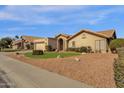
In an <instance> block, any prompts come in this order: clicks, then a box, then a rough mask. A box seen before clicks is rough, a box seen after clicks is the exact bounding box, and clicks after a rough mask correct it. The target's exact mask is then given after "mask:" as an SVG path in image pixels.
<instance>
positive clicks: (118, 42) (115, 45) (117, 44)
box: [110, 39, 124, 53]
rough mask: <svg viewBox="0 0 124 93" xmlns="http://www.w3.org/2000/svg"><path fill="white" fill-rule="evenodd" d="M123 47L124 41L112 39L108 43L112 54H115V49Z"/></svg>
mask: <svg viewBox="0 0 124 93" xmlns="http://www.w3.org/2000/svg"><path fill="white" fill-rule="evenodd" d="M120 47H124V39H114V40H112V41H111V42H110V49H111V51H112V53H115V52H117V50H116V48H120Z"/></svg>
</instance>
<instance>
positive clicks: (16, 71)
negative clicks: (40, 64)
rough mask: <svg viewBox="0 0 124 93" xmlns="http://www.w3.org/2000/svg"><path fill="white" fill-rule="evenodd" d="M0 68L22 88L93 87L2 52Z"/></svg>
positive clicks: (0, 54)
mask: <svg viewBox="0 0 124 93" xmlns="http://www.w3.org/2000/svg"><path fill="white" fill-rule="evenodd" d="M0 68H1V69H2V70H4V71H5V72H6V75H7V76H8V77H9V79H10V81H11V82H13V83H14V84H15V86H16V87H20V88H26V87H27V88H76V87H77V88H81V87H91V86H88V85H86V84H83V83H81V82H79V81H76V80H72V79H70V78H67V77H64V76H61V75H58V74H55V73H52V72H48V71H46V70H43V69H40V68H37V67H35V66H32V65H30V64H27V63H24V62H21V61H18V60H15V59H12V58H9V57H7V56H5V55H4V54H3V53H0Z"/></svg>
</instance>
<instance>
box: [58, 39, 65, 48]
mask: <svg viewBox="0 0 124 93" xmlns="http://www.w3.org/2000/svg"><path fill="white" fill-rule="evenodd" d="M58 44H59V50H64V40H63V39H61V38H60V39H59V40H58Z"/></svg>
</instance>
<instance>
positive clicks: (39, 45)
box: [34, 38, 57, 51]
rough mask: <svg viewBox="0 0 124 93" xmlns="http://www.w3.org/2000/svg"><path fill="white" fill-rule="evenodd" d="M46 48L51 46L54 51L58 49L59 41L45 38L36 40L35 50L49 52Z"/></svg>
mask: <svg viewBox="0 0 124 93" xmlns="http://www.w3.org/2000/svg"><path fill="white" fill-rule="evenodd" d="M46 46H50V47H51V48H52V50H56V49H57V40H56V38H44V39H37V40H34V50H43V51H45V50H47V47H46Z"/></svg>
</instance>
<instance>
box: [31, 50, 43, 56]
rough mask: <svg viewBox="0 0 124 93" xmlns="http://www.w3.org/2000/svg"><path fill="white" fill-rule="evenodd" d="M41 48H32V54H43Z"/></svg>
mask: <svg viewBox="0 0 124 93" xmlns="http://www.w3.org/2000/svg"><path fill="white" fill-rule="evenodd" d="M43 54H44V52H43V50H33V55H43Z"/></svg>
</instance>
